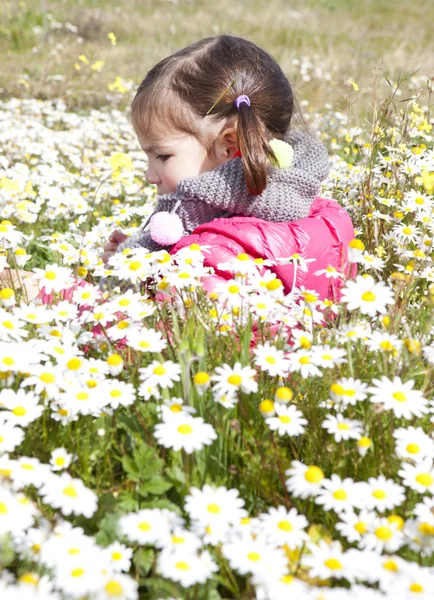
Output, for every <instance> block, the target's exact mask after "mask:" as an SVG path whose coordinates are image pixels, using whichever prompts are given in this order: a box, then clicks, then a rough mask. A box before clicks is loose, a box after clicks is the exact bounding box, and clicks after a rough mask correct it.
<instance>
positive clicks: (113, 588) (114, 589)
mask: <svg viewBox="0 0 434 600" xmlns="http://www.w3.org/2000/svg"><path fill="white" fill-rule="evenodd" d="M105 591H106V592H107V594H108V595H109V596H113V597H115V598H120V597H121V596H123V593H124V588H123V587H122V586H121V584H120V583H119V581H114V580H113V581H109V582H107V583H106V585H105Z"/></svg>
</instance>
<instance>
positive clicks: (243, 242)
mask: <svg viewBox="0 0 434 600" xmlns="http://www.w3.org/2000/svg"><path fill="white" fill-rule="evenodd" d="M353 238H354V227H353V224H352V222H351V219H350V216H349V214H348V213H347V211H346V210H345V209H344V208H343V207H342V206H340V205H339V204H338V203H337V202H335V201H334V200H326V199H324V198H316V199H315V200H314V202H313V203H312V206H311V209H310V213H309V215H308V216H307V217H306V218H305V219H300V220H298V221H290V222H287V223H271V222H269V221H263V220H262V219H257V218H255V217H237V216H235V217H231V218H220V219H214V220H213V221H211V222H209V223H205V224H203V225H200V226H199V227H197V228H196V229H195V230H194V232H193V233H192V234H190V235H188V236H185V237H183V238H182V239H181V240H179V242H177V243H176V244H175V245H174V246H173V247H172V248H171V250H170V254H175V253H176V252H178V250H180V249H181V248H184V247H185V246H189V245H190V244H193V243H196V244H203V245H205V244H206V245H208V246H210V249H209V250H208V251H207V252H206V253H205V256H206V258H205V261H204V265H205V266H208V267H213V268H214V269H215V275H212V276H210V277H208V278H206V280H205V281H204V282H203V285H204V287H205V288H206V289H207V290H208V291H209V292H211V291H213V290H214V289H215V288H216V285H217V283H218V282H219V281H222V280H224V279H226V280H227V279H230V278H231V274H230V273H229V272H225V271H220V270H219V269H218V268H217V265H218V264H219V263H221V262H225V261H227V260H229V259H230V258H233V257H234V256H237V254H240V253H242V252H244V253H246V254H248V255H249V256H250V257H251V258H264V259H266V258H269V259H271V260H273V259H276V258H281V257H289V256H291V255H292V254H294V253H298V254H300V256H301V257H302V258H315V259H316V260H315V261H314V262H310V263H307V266H308V270H307V272H305V271H302V270H301V268H300V266H299V265H298V267H297V273H296V279H295V284H296V286H297V287H298V288H300V287H301V286H304V287H305V288H307V289H311V290H316V291H317V293H318V295H319V298H321V299H324V298H330V299H332V300H335V301H336V300H338V299H339V287H340V283H339V280H338V279H334V278H327V277H326V276H325V275H314V272H315V271H318V270H320V269H325V268H326V267H328V266H333V267H335V268H336V269H338V270H339V271H343V272H345V274H346V276H354V275H355V271H356V265H355V264H352V265H351V264H348V261H347V248H348V244H349V242H350V241H351V240H352V239H353ZM267 268H270V269H271V270H272V271H274V272H275V273H276V276H277V277H279V279H281V280H282V283H283V285H284V288H285V293H288V292H289V291H290V290H291V288H292V285H293V277H294V266H293V265H292V264H290V265H279V266H273V267H267Z"/></svg>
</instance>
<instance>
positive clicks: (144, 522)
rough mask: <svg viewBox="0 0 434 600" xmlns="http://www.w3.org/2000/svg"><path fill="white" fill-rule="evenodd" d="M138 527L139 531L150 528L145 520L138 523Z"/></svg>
mask: <svg viewBox="0 0 434 600" xmlns="http://www.w3.org/2000/svg"><path fill="white" fill-rule="evenodd" d="M138 528H139V529H140V531H150V530H151V529H152V527H151V526H150V525H149V523H147V522H146V521H142V522H141V523H139V525H138Z"/></svg>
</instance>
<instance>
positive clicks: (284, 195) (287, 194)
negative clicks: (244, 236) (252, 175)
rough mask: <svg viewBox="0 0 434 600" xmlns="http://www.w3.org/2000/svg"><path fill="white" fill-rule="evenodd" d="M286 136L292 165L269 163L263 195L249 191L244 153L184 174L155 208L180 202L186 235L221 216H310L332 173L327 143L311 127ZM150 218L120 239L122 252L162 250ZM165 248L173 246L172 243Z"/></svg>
mask: <svg viewBox="0 0 434 600" xmlns="http://www.w3.org/2000/svg"><path fill="white" fill-rule="evenodd" d="M284 140H285V141H286V142H288V143H289V144H291V146H292V147H293V150H294V157H293V162H292V164H291V166H290V167H288V168H280V167H277V166H275V165H272V164H271V163H269V164H268V165H267V185H266V188H265V189H264V190H263V192H262V193H261V194H258V195H252V194H250V192H249V190H248V188H247V185H246V182H245V179H244V173H243V167H242V158H241V157H240V156H237V157H235V158H233V159H231V160H228V161H227V162H225V163H223V164H221V165H219V166H218V167H217V168H215V169H213V170H212V171H206V172H204V173H200V174H199V175H197V176H195V177H189V178H186V179H182V180H181V181H180V182H179V183H178V184H177V186H176V190H175V191H174V192H172V193H170V194H162V195H160V196H158V197H157V206H156V211H155V212H160V211H168V212H172V211H173V210H174V209H175V207H176V212H177V214H178V215H179V217H180V218H181V220H182V224H183V226H184V235H188V234H190V233H191V232H192V231H193V230H194V229H195V228H196V227H198V226H199V225H202V224H203V223H207V222H209V221H212V220H213V219H215V218H219V217H230V216H234V215H242V216H249V217H256V218H259V219H263V220H265V221H273V222H287V221H294V220H297V219H302V218H304V217H306V216H307V215H308V214H309V209H310V206H311V204H312V202H313V201H314V200H315V198H316V197H317V196H318V194H319V192H320V190H321V185H322V182H323V181H324V179H325V178H326V177H327V175H328V173H329V157H328V154H327V150H326V148H325V146H324V145H323V144H322V143H321V142H319V141H318V140H316V139H315V138H314V137H313V136H312V135H310V134H309V133H307V132H304V131H289V132H288V133H287V134H286V136H285V138H284ZM153 214H155V213H153ZM148 222H149V219H148V221H147V222H146V223H145V226H144V227H143V229H142V230H141V231H140V232H139V233H138V234H137V235H136V236H133V237H131V238H129V239H128V240H126V241H125V242H123V243H122V244H120V245H119V246H118V252H119V251H122V250H123V249H124V248H137V247H141V246H142V247H145V248H147V249H148V250H149V251H150V252H154V251H157V250H161V249H163V247H162V246H160V245H159V244H157V243H156V242H155V241H154V240H153V239H152V238H151V236H150V233H149V230H147V229H145V227H146V226H147V224H148ZM164 249H166V250H170V246H169V247H164Z"/></svg>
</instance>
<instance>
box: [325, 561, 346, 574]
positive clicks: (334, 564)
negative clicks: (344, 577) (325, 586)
mask: <svg viewBox="0 0 434 600" xmlns="http://www.w3.org/2000/svg"><path fill="white" fill-rule="evenodd" d="M324 564H325V566H326V567H327V568H328V569H331V570H332V571H337V570H338V569H342V568H343V567H342V563H341V562H340V561H339V560H338V559H337V558H328V559H327V560H325V561H324Z"/></svg>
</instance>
